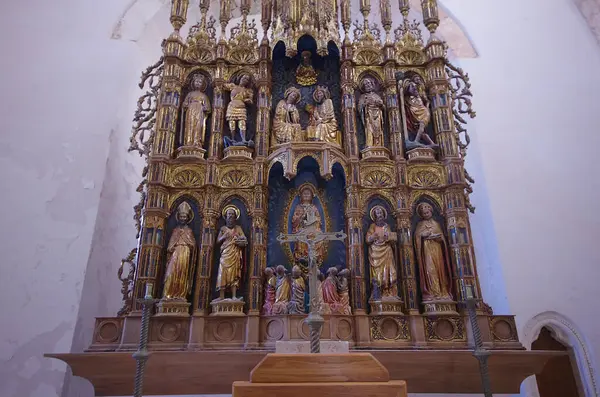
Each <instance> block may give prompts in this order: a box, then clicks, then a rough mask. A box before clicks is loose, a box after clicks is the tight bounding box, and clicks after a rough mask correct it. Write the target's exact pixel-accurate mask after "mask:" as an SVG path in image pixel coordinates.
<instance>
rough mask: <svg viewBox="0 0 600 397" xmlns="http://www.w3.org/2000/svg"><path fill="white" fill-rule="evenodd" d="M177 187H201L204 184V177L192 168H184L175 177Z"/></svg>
mask: <svg viewBox="0 0 600 397" xmlns="http://www.w3.org/2000/svg"><path fill="white" fill-rule="evenodd" d="M173 185H174V186H175V187H199V186H201V185H202V177H201V176H200V175H199V174H198V173H197V172H194V171H192V170H183V171H181V172H179V173H178V174H176V175H175V176H174V177H173Z"/></svg>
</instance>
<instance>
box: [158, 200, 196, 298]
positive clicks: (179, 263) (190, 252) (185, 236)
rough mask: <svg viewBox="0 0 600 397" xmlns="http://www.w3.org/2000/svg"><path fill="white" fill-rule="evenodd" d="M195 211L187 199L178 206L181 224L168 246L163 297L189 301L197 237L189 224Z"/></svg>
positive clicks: (174, 231)
mask: <svg viewBox="0 0 600 397" xmlns="http://www.w3.org/2000/svg"><path fill="white" fill-rule="evenodd" d="M193 215H194V213H193V211H192V208H191V207H190V205H189V204H188V203H186V202H185V201H184V202H182V203H181V204H179V207H177V214H176V217H177V221H178V222H179V225H178V226H177V227H176V228H175V229H174V230H173V234H172V235H171V238H170V239H169V245H168V247H167V270H166V272H165V285H164V288H163V299H178V300H185V301H187V296H188V293H189V292H190V288H191V284H192V272H193V271H194V263H195V260H194V258H195V256H196V239H195V238H194V233H193V232H192V228H191V227H189V226H188V224H189V223H190V222H191V221H192V217H193Z"/></svg>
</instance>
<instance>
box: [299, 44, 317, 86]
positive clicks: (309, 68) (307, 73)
mask: <svg viewBox="0 0 600 397" xmlns="http://www.w3.org/2000/svg"><path fill="white" fill-rule="evenodd" d="M300 56H301V57H302V61H301V63H300V65H299V66H298V68H297V69H296V82H297V83H298V84H300V85H301V86H303V87H309V86H311V85H315V84H317V76H318V74H317V71H316V70H315V68H314V67H313V65H312V53H311V52H310V51H302V53H301V54H300Z"/></svg>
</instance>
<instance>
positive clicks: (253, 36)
mask: <svg viewBox="0 0 600 397" xmlns="http://www.w3.org/2000/svg"><path fill="white" fill-rule="evenodd" d="M241 10H242V21H241V22H240V23H238V24H237V25H236V26H234V27H233V28H231V31H230V33H231V37H230V39H229V53H228V54H227V58H228V60H229V61H230V62H231V63H235V64H240V65H245V64H249V63H254V62H256V61H258V48H257V46H258V29H257V28H256V21H255V20H254V19H253V20H252V21H250V22H248V12H250V0H243V1H242V8H241Z"/></svg>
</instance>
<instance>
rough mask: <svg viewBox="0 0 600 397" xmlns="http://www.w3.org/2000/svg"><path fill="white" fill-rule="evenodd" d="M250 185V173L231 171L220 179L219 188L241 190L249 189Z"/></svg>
mask: <svg viewBox="0 0 600 397" xmlns="http://www.w3.org/2000/svg"><path fill="white" fill-rule="evenodd" d="M251 184H252V171H251V170H250V171H243V170H236V169H234V170H231V171H228V172H226V173H225V174H224V175H223V177H222V178H221V181H220V185H221V187H228V188H241V187H249V186H250V185H251Z"/></svg>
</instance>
